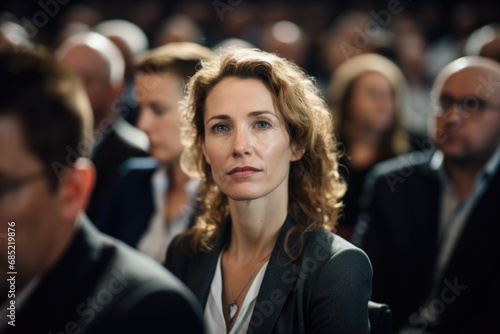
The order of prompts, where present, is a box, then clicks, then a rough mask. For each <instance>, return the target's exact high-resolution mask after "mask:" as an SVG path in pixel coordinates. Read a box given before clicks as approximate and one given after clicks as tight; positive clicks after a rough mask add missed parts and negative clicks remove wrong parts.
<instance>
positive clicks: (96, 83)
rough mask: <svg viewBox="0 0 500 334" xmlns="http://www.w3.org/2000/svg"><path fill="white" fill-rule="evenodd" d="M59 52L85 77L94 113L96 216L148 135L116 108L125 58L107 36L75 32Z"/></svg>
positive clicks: (142, 151)
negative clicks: (124, 118) (128, 120)
mask: <svg viewBox="0 0 500 334" xmlns="http://www.w3.org/2000/svg"><path fill="white" fill-rule="evenodd" d="M57 56H58V58H59V59H60V60H61V61H62V62H63V63H64V64H66V65H68V66H69V67H70V68H71V69H73V70H74V71H75V72H76V73H78V74H79V75H80V76H81V77H82V79H83V81H84V83H85V88H86V91H87V95H88V97H89V99H90V104H91V106H92V111H93V114H94V131H93V133H87V134H86V137H87V140H92V139H93V141H94V147H93V149H92V153H91V159H92V161H93V162H94V164H95V166H96V169H97V181H96V186H95V188H94V191H93V193H92V197H91V200H90V203H89V206H88V208H87V214H88V216H89V218H90V219H91V220H95V218H96V217H97V214H98V213H99V211H100V209H101V206H102V203H103V202H104V200H105V198H106V196H107V195H108V194H109V191H110V190H111V187H112V184H113V181H114V179H115V177H116V174H117V172H118V168H119V167H120V165H121V164H122V163H123V162H124V161H125V160H127V159H128V158H130V157H134V156H146V155H147V152H146V149H147V137H146V136H145V134H144V133H143V132H141V131H139V130H138V129H137V128H135V127H133V126H131V125H130V124H128V123H127V122H125V121H124V120H123V119H122V118H121V117H119V115H118V112H117V111H116V109H117V106H119V104H120V99H119V97H120V94H121V91H122V88H123V77H124V76H123V71H124V62H123V57H122V55H121V53H120V51H119V50H118V48H117V47H116V46H115V45H114V44H113V43H112V42H111V41H110V40H109V39H108V38H106V37H104V36H102V35H101V34H98V33H96V32H84V33H80V34H77V35H74V36H72V37H70V38H69V39H68V40H66V41H65V42H64V43H63V44H62V45H61V47H60V48H59V49H58V50H57Z"/></svg>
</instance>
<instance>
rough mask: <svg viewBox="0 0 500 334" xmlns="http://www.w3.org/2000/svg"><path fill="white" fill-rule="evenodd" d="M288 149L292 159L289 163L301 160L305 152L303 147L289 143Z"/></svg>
mask: <svg viewBox="0 0 500 334" xmlns="http://www.w3.org/2000/svg"><path fill="white" fill-rule="evenodd" d="M290 147H291V149H292V157H291V158H290V161H297V160H300V159H302V157H303V156H304V153H305V152H306V148H305V145H303V144H299V143H291V144H290Z"/></svg>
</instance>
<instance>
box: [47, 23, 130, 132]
mask: <svg viewBox="0 0 500 334" xmlns="http://www.w3.org/2000/svg"><path fill="white" fill-rule="evenodd" d="M56 55H57V57H58V58H59V59H60V60H61V62H63V63H64V64H66V65H67V66H69V67H70V68H71V69H73V70H74V71H75V72H76V73H77V74H79V75H80V76H81V77H82V79H83V81H84V82H85V88H86V91H87V94H88V97H89V100H90V103H91V105H92V111H93V112H94V120H95V123H94V128H97V127H98V125H99V123H100V122H101V121H102V120H103V119H105V118H111V117H112V113H111V111H112V110H111V109H112V104H113V102H114V101H115V100H116V99H117V98H118V97H119V94H120V92H121V89H122V85H123V74H124V60H123V57H122V55H121V53H120V51H119V50H118V48H117V47H116V46H115V45H114V43H113V42H111V41H110V40H109V39H108V38H106V37H104V36H102V35H100V34H98V33H95V32H83V33H79V34H76V35H73V36H71V37H70V38H68V39H67V40H66V41H64V42H63V44H62V45H61V46H60V47H59V49H58V50H57V51H56Z"/></svg>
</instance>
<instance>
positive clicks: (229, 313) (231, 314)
mask: <svg viewBox="0 0 500 334" xmlns="http://www.w3.org/2000/svg"><path fill="white" fill-rule="evenodd" d="M236 312H238V305H236V303H232V304H230V305H229V307H228V308H227V322H231V321H233V319H234V316H235V315H236Z"/></svg>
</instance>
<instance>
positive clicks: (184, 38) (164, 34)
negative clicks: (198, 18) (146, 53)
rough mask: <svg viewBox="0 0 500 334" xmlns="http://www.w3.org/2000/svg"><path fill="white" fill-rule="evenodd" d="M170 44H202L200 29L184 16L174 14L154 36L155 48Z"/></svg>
mask: <svg viewBox="0 0 500 334" xmlns="http://www.w3.org/2000/svg"><path fill="white" fill-rule="evenodd" d="M172 42H192V43H200V44H201V43H203V32H202V31H201V29H200V27H198V25H197V24H196V23H195V22H194V21H193V20H191V19H190V18H189V17H187V16H186V15H182V14H175V15H172V16H171V17H169V18H167V19H166V20H165V22H163V24H162V25H161V27H160V29H159V30H158V33H157V34H156V37H155V40H154V45H155V46H156V47H158V46H162V45H166V44H168V43H172Z"/></svg>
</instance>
